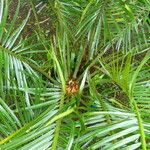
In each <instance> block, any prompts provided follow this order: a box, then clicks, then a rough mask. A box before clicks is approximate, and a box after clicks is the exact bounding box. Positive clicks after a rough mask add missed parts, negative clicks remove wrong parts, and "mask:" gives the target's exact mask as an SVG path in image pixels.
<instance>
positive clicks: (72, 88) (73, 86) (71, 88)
mask: <svg viewBox="0 0 150 150" xmlns="http://www.w3.org/2000/svg"><path fill="white" fill-rule="evenodd" d="M78 90H79V85H78V82H77V81H76V80H74V79H71V80H69V81H68V83H67V85H66V92H67V94H69V95H70V94H75V93H77V92H78Z"/></svg>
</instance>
